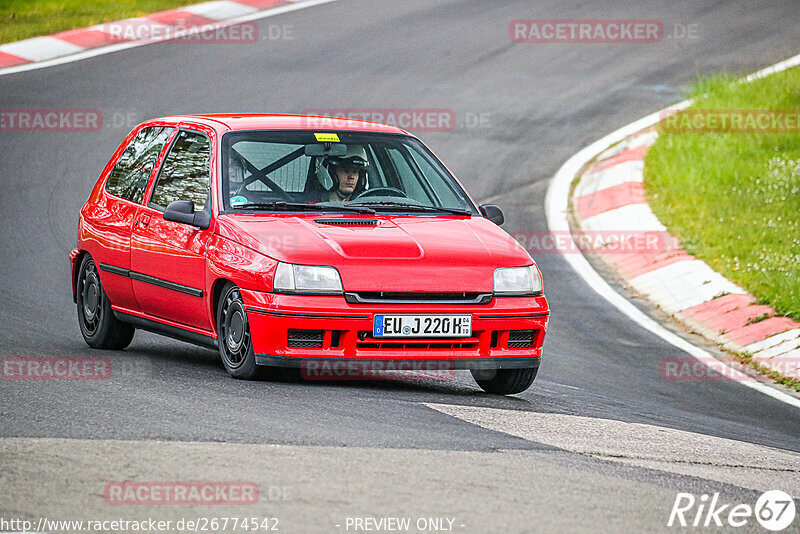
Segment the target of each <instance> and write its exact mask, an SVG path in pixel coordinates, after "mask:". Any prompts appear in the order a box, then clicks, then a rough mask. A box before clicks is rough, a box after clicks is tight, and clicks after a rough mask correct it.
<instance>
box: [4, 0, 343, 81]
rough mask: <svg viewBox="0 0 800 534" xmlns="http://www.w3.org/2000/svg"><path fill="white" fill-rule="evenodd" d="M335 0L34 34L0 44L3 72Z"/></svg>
mask: <svg viewBox="0 0 800 534" xmlns="http://www.w3.org/2000/svg"><path fill="white" fill-rule="evenodd" d="M333 1H336V0H235V1H233V0H217V1H213V2H203V3H201V4H194V5H190V6H186V7H182V8H178V9H171V10H169V11H161V12H159V13H153V14H150V15H145V16H143V17H135V18H130V19H124V20H120V21H116V22H108V23H104V24H99V25H96V26H91V27H89V28H83V29H78V30H70V31H65V32H60V33H56V34H54V35H49V36H43V37H33V38H31V39H25V40H22V41H17V42H13V43H6V44H3V45H0V74H7V73H11V72H21V71H25V70H31V69H33V68H40V67H45V66H50V65H58V64H62V63H68V62H70V61H76V60H79V59H84V58H86V57H93V56H96V55H100V54H103V53H108V52H113V51H116V50H122V49H125V48H131V47H133V46H141V45H144V44H149V43H153V42H158V41H166V40H172V39H175V38H176V36H191V35H195V34H197V33H198V32H204V31H208V30H209V29H211V30H214V31H219V29H220V28H226V27H229V26H232V25H234V24H240V23H243V22H249V21H252V20H257V19H259V18H263V17H266V16H270V15H273V14H274V15H277V14H280V13H285V12H289V11H295V10H297V9H302V8H305V7H311V6H314V5H318V4H324V3H328V2H333ZM139 30H141V31H139ZM228 42H233V40H231V41H228Z"/></svg>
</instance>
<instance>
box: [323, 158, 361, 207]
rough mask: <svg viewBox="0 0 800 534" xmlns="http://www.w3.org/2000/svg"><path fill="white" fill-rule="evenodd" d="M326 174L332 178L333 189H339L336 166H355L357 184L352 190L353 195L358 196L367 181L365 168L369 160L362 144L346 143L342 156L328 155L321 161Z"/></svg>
mask: <svg viewBox="0 0 800 534" xmlns="http://www.w3.org/2000/svg"><path fill="white" fill-rule="evenodd" d="M323 165H325V168H326V169H327V171H328V174H329V175H330V177H331V180H333V189H334V190H335V189H339V177H338V176H337V175H336V167H356V168H357V169H358V184H356V189H355V191H353V195H352V196H353V197H355V196H358V194H359V193H361V192H362V191H364V189H365V188H366V183H367V168H368V167H369V160H368V159H367V151H366V150H365V149H364V147H363V146H362V145H348V146H347V152H346V153H345V155H344V156H328V157H327V158H325V161H324V162H323Z"/></svg>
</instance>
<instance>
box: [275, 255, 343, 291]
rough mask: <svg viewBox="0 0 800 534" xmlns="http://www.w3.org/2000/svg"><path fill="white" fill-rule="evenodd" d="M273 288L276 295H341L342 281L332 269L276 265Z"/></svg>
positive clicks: (288, 264) (314, 266)
mask: <svg viewBox="0 0 800 534" xmlns="http://www.w3.org/2000/svg"><path fill="white" fill-rule="evenodd" d="M273 288H274V291H275V292H276V293H314V294H317V295H319V294H324V295H334V294H341V293H342V279H341V278H340V277H339V271H337V270H336V269H334V268H333V267H320V266H317V265H292V264H290V263H282V262H281V263H278V268H277V269H276V270H275V281H274V283H273Z"/></svg>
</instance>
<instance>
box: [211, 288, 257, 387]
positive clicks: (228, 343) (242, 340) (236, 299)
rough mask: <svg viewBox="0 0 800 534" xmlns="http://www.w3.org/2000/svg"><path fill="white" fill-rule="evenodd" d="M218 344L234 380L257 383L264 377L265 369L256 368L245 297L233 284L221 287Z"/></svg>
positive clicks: (218, 309) (223, 361) (218, 308)
mask: <svg viewBox="0 0 800 534" xmlns="http://www.w3.org/2000/svg"><path fill="white" fill-rule="evenodd" d="M217 345H219V355H220V358H222V365H224V366H225V370H226V371H228V374H229V375H231V376H232V377H233V378H238V379H240V380H255V379H258V378H261V377H262V376H264V370H263V368H261V367H259V366H258V365H256V355H255V353H254V352H253V342H252V338H251V336H250V325H249V324H248V322H247V312H246V311H245V309H244V302H243V301H242V295H241V294H240V293H239V288H238V287H236V286H235V285H234V284H232V283H228V284H226V285H225V287H223V288H222V293H221V294H220V297H219V304H218V305H217Z"/></svg>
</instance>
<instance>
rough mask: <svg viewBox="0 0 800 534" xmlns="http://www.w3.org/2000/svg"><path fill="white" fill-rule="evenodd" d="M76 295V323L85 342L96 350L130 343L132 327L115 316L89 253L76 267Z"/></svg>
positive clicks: (132, 332) (122, 347) (119, 346)
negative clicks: (77, 267) (78, 266)
mask: <svg viewBox="0 0 800 534" xmlns="http://www.w3.org/2000/svg"><path fill="white" fill-rule="evenodd" d="M76 296H77V303H78V325H79V326H80V327H81V334H82V335H83V339H84V340H85V341H86V344H87V345H89V346H90V347H92V348H95V349H112V350H121V349H124V348H125V347H127V346H128V345H130V344H131V340H133V334H134V332H135V329H134V327H133V326H132V325H130V324H128V323H123V322H122V321H120V320H118V319H117V318H116V317H115V316H114V311H113V310H112V309H111V301H109V300H108V295H106V292H105V291H104V290H103V285H102V284H101V283H100V274H99V273H98V272H97V266H96V265H95V263H94V260H93V259H92V257H91V256H89V255H88V254H87V255H86V256H84V258H83V261H81V266H80V269H79V270H78V283H77V295H76Z"/></svg>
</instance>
